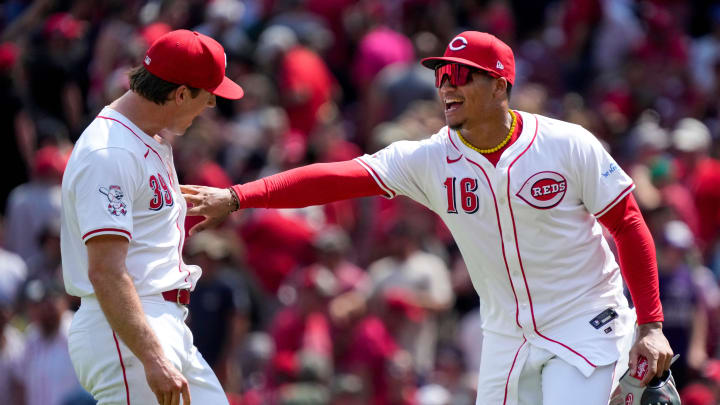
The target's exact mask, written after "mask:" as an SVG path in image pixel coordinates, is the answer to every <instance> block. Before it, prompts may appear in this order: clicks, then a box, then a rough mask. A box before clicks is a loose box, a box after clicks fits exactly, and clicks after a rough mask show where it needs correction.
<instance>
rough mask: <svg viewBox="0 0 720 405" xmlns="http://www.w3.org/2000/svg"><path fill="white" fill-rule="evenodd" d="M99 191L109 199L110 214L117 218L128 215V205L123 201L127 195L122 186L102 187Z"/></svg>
mask: <svg viewBox="0 0 720 405" xmlns="http://www.w3.org/2000/svg"><path fill="white" fill-rule="evenodd" d="M98 191H99V192H100V193H101V194H104V195H105V197H107V199H108V206H107V209H108V212H109V213H110V214H112V215H115V216H120V215H121V214H122V215H127V205H125V202H124V201H123V197H125V194H124V193H123V191H122V189H121V188H120V186H117V185H112V186H110V187H108V188H105V187H100V188H99V189H98Z"/></svg>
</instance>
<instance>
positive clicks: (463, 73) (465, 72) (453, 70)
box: [435, 63, 497, 88]
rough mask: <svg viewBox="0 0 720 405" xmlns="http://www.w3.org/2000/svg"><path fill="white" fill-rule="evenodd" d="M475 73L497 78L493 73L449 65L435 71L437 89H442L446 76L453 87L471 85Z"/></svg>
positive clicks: (453, 64) (454, 64)
mask: <svg viewBox="0 0 720 405" xmlns="http://www.w3.org/2000/svg"><path fill="white" fill-rule="evenodd" d="M473 72H482V73H485V74H487V75H489V76H492V77H497V76H496V75H494V74H492V73H491V72H486V71H483V70H479V69H475V68H471V67H469V66H465V65H461V64H458V63H448V64H445V65H442V66H440V67H438V68H437V69H435V87H437V88H440V85H442V82H443V80H444V78H445V76H447V77H448V80H449V81H450V84H451V85H453V86H464V85H466V84H468V83H470V80H471V78H472V73H473Z"/></svg>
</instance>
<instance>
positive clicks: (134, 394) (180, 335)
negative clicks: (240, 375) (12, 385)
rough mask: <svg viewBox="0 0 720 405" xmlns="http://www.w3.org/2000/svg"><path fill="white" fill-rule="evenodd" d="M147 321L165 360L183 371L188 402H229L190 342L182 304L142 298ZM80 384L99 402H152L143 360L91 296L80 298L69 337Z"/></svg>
mask: <svg viewBox="0 0 720 405" xmlns="http://www.w3.org/2000/svg"><path fill="white" fill-rule="evenodd" d="M140 301H141V303H142V306H143V311H144V312H145V316H146V317H147V322H148V324H149V325H150V327H151V328H152V329H153V331H154V332H155V335H156V336H157V337H158V340H159V341H160V344H161V345H162V347H163V350H164V352H165V355H166V356H167V358H168V359H169V361H170V362H171V363H172V364H173V365H174V366H175V367H176V368H177V369H178V370H180V372H181V373H182V374H183V375H184V376H185V378H186V379H187V380H188V383H189V385H190V397H191V399H192V403H193V404H220V405H223V404H225V405H226V404H228V400H227V397H226V395H225V393H224V391H223V389H222V387H221V386H220V382H219V381H218V379H217V377H216V376H215V373H213V371H212V369H211V368H210V366H209V365H208V364H207V362H206V361H205V359H203V357H202V356H201V355H200V353H199V352H198V351H197V349H196V348H195V346H194V345H193V337H192V334H191V333H190V329H189V328H188V327H187V325H185V322H184V320H185V318H186V317H187V311H188V310H187V308H185V307H184V306H182V305H179V304H176V303H173V302H168V301H165V300H164V299H163V297H162V296H160V295H157V296H151V297H141V298H140ZM68 345H69V350H70V359H71V360H72V363H73V366H74V367H75V372H76V373H77V376H78V379H79V380H80V384H82V386H83V387H84V388H85V389H86V390H88V392H90V393H91V394H92V395H93V396H94V397H95V399H96V400H97V401H98V404H99V405H119V404H122V405H151V404H157V399H156V397H155V394H154V393H153V392H152V391H151V390H150V387H149V386H148V384H147V381H146V379H145V370H144V368H143V365H142V363H140V360H138V358H137V357H135V355H134V354H133V353H132V352H131V351H130V349H129V348H128V347H127V346H126V345H125V344H124V343H123V342H122V340H120V338H119V337H118V336H117V335H116V334H115V333H114V332H113V331H112V329H111V328H110V325H109V324H108V322H107V320H106V319H105V315H104V314H103V312H102V309H101V308H100V304H99V302H98V301H97V299H96V298H95V297H85V298H83V299H82V303H81V305H80V309H79V310H78V311H77V313H76V314H75V317H74V318H73V321H72V325H71V327H70V335H69V339H68Z"/></svg>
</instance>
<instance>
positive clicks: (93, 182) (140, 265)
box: [61, 107, 200, 297]
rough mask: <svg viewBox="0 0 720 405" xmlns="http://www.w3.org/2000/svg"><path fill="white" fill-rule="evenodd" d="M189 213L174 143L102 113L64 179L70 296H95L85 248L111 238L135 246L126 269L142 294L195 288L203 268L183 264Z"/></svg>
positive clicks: (65, 266) (113, 113)
mask: <svg viewBox="0 0 720 405" xmlns="http://www.w3.org/2000/svg"><path fill="white" fill-rule="evenodd" d="M186 211H187V205H186V203H185V200H184V199H183V198H182V194H181V192H180V186H179V184H178V178H177V174H176V173H175V165H174V163H173V157H172V149H171V147H170V145H169V144H167V143H165V142H158V141H157V140H156V139H155V138H154V137H152V136H150V135H148V134H146V133H144V132H143V131H142V130H140V129H139V128H138V127H137V126H135V125H134V124H133V123H132V122H131V121H130V120H128V119H127V118H126V117H124V116H123V115H122V114H120V113H119V112H117V111H115V110H113V109H110V108H107V107H106V108H104V109H103V110H102V111H101V112H100V114H98V116H97V117H96V118H95V120H94V121H93V122H92V123H91V124H90V125H89V126H88V127H87V129H85V131H84V132H83V133H82V135H81V136H80V139H78V141H77V143H76V144H75V147H74V149H73V152H72V155H71V156H70V160H69V162H68V164H67V168H66V169H65V175H64V176H63V182H62V227H61V247H62V261H63V277H64V280H65V288H66V289H67V292H68V293H69V294H71V295H75V296H79V297H84V296H88V295H90V294H93V287H92V284H90V281H89V279H88V257H87V250H86V248H85V242H87V240H88V239H90V238H92V237H94V236H98V235H106V234H112V235H120V236H123V237H126V238H127V239H128V240H129V241H130V246H129V249H128V254H127V259H126V266H127V270H128V273H129V274H130V277H131V278H132V280H133V283H134V284H135V289H136V290H137V293H138V295H140V296H147V295H154V294H159V293H162V292H163V291H169V290H173V289H176V288H191V289H192V288H194V287H195V284H196V282H197V280H198V278H199V277H200V268H199V267H197V266H191V265H187V264H185V263H184V262H183V260H182V248H183V242H184V240H185V226H184V224H185V213H186Z"/></svg>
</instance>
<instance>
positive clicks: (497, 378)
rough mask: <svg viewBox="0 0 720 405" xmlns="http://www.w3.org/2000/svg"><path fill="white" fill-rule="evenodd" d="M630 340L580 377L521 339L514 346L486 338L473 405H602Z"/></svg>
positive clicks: (624, 365) (502, 339)
mask: <svg viewBox="0 0 720 405" xmlns="http://www.w3.org/2000/svg"><path fill="white" fill-rule="evenodd" d="M632 338H633V336H632V335H630V336H628V337H626V338H625V339H624V340H625V343H626V346H627V351H625V353H626V354H625V356H624V357H623V358H620V359H619V360H618V361H616V362H614V363H612V364H609V365H604V366H598V367H597V368H595V370H594V371H593V373H592V374H591V375H590V376H589V377H585V376H584V375H583V374H582V373H581V372H580V371H579V370H578V369H577V368H576V367H574V366H572V365H570V364H569V363H567V362H566V361H564V360H562V359H561V358H559V357H557V356H556V355H555V354H553V353H551V352H549V351H547V350H545V349H543V348H541V347H537V346H533V345H531V344H530V343H529V342H524V343H523V341H524V340H523V339H522V338H520V339H517V341H515V340H516V339H508V337H506V336H497V335H494V334H486V335H485V336H484V338H483V339H484V340H483V357H482V359H481V362H480V373H479V376H478V396H477V400H476V405H570V404H583V405H607V404H608V401H609V400H610V394H611V393H612V391H613V389H614V388H615V386H617V382H618V379H619V378H620V376H621V375H622V373H624V372H625V370H626V369H627V362H628V361H627V360H628V359H627V353H628V352H629V350H630V345H631V344H632ZM510 340H512V341H513V342H512V344H509V341H510ZM513 346H514V347H513Z"/></svg>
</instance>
